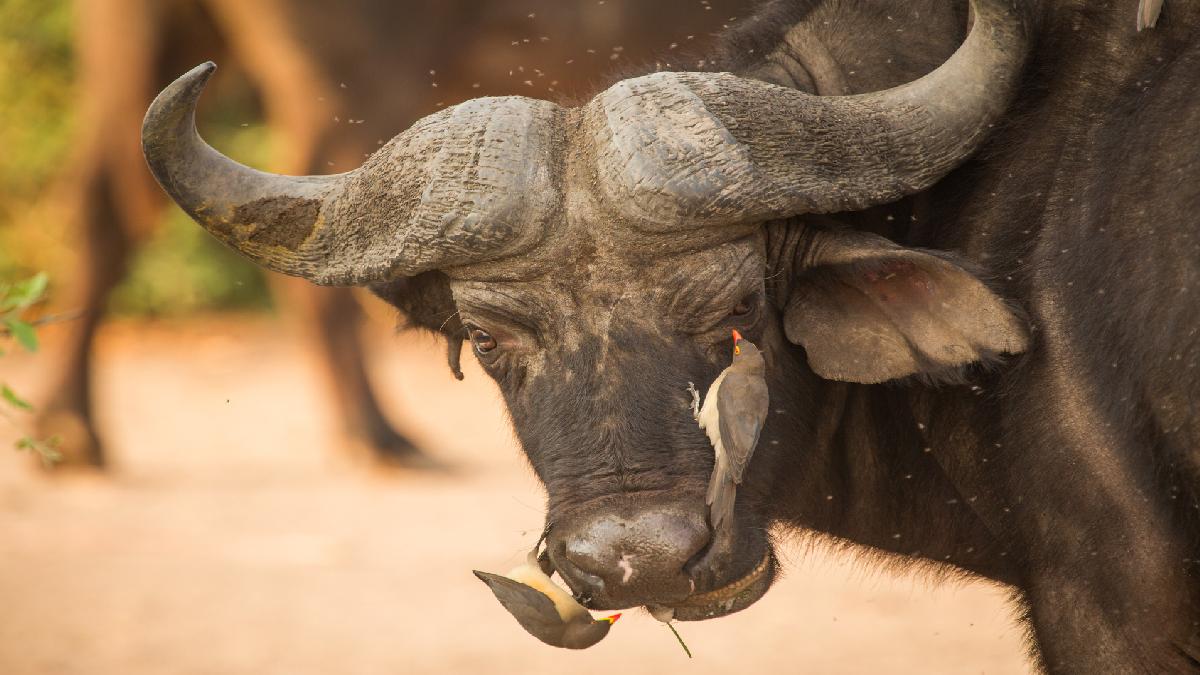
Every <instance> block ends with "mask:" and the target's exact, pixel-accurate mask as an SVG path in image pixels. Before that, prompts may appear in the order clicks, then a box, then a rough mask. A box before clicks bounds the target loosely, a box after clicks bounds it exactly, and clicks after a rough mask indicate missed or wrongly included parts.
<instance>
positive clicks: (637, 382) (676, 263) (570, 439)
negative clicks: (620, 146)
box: [451, 235, 788, 618]
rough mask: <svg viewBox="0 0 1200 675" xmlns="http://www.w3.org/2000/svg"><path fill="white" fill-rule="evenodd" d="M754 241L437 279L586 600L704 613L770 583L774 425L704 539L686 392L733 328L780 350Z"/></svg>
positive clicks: (705, 456) (727, 347)
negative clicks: (729, 517) (725, 520)
mask: <svg viewBox="0 0 1200 675" xmlns="http://www.w3.org/2000/svg"><path fill="white" fill-rule="evenodd" d="M763 244H764V238H763V237H762V236H761V235H750V236H747V237H745V238H743V239H740V240H738V241H735V242H730V243H726V244H722V245H719V246H716V247H713V248H706V249H703V250H700V251H696V252H690V253H680V254H676V255H672V256H669V257H667V258H665V259H659V260H657V261H654V262H652V263H650V264H648V265H647V264H646V263H645V262H644V261H638V260H628V261H625V262H624V263H623V264H613V262H614V260H613V259H612V258H611V257H607V256H606V257H605V258H607V259H605V258H597V257H596V256H597V255H599V251H595V250H594V249H589V250H591V251H593V253H592V254H591V255H586V256H582V257H580V258H579V259H577V260H574V261H572V262H571V263H570V264H566V265H563V266H561V267H560V268H558V269H557V270H556V271H555V273H554V274H552V275H547V276H543V277H541V278H538V279H533V280H528V281H519V282H515V281H510V282H477V281H454V282H452V283H451V288H452V290H453V294H454V298H455V302H456V306H457V308H458V312H459V315H458V316H459V318H460V319H461V321H462V322H463V323H464V326H465V329H466V330H467V332H468V334H469V335H470V337H471V347H472V349H473V350H474V352H475V354H476V356H477V357H478V359H479V361H480V363H481V364H482V365H483V366H484V368H485V369H486V370H487V372H488V373H489V374H490V375H491V376H492V377H493V378H494V379H495V380H496V382H497V383H498V384H499V386H500V388H501V390H502V391H503V393H504V396H505V399H506V401H507V403H508V408H509V411H510V413H511V416H512V421H513V425H514V427H515V428H516V430H517V433H518V435H519V437H520V440H521V444H522V446H523V448H524V450H525V452H526V454H527V456H528V458H529V461H530V463H531V465H532V466H533V468H534V470H535V471H536V472H537V475H538V477H539V478H540V479H541V480H542V482H543V483H544V484H545V486H546V489H547V492H548V496H549V507H548V514H547V518H548V524H549V531H548V538H547V542H548V552H549V558H550V561H551V562H552V564H553V566H554V568H555V569H556V570H558V572H559V573H560V575H561V576H562V577H563V579H564V580H565V581H566V582H567V583H568V585H569V586H570V587H571V588H572V590H573V591H575V593H576V594H577V595H578V596H580V597H581V598H583V599H585V600H587V601H588V602H589V603H590V606H592V607H594V608H597V609H617V608H623V607H629V606H633V605H661V606H666V607H672V608H676V616H678V617H679V618H704V617H709V616H716V615H719V614H722V613H726V612H728V611H732V610H736V609H740V608H742V607H744V606H745V605H747V604H749V603H750V602H752V601H753V600H755V599H757V597H758V596H759V595H761V594H762V593H763V592H765V590H766V588H767V586H768V585H769V584H770V580H771V576H772V571H773V563H772V562H771V555H770V544H769V542H768V540H767V537H766V535H765V532H766V527H767V524H768V523H769V521H770V519H771V513H770V511H769V509H768V505H769V504H770V501H769V500H768V499H766V496H767V495H766V488H767V487H768V486H767V484H766V481H765V480H764V479H765V477H767V476H770V475H772V468H773V467H774V466H775V465H776V464H777V463H778V462H777V460H776V458H774V457H773V456H772V455H773V454H774V451H775V450H776V449H777V447H778V446H776V445H772V444H771V442H770V440H768V439H769V438H770V436H771V435H772V434H773V433H777V432H778V431H780V429H776V428H775V426H776V425H775V424H773V423H772V424H768V427H767V428H766V430H765V431H764V437H763V440H762V442H761V443H760V447H759V451H758V453H757V455H756V456H755V459H754V462H753V463H752V465H751V467H752V468H751V470H750V472H749V475H748V476H747V481H746V483H745V485H744V486H743V488H742V489H741V490H739V492H738V501H737V510H736V525H735V527H733V528H723V529H722V530H721V531H722V534H723V536H722V537H720V538H718V539H714V538H713V533H712V532H711V531H710V528H709V524H708V514H707V507H706V506H705V502H704V493H705V488H706V487H707V483H708V479H709V475H710V473H711V471H712V467H713V457H714V455H713V448H712V446H711V445H710V444H709V440H708V438H707V437H706V436H705V435H704V433H703V432H702V431H701V430H700V428H699V427H698V426H697V423H696V422H695V420H693V419H692V413H691V395H690V394H689V393H688V383H689V382H694V383H695V384H696V386H697V387H698V388H699V389H700V390H701V391H702V392H703V391H704V390H705V389H706V388H707V386H708V385H709V384H710V383H711V382H712V381H713V380H714V379H715V378H716V376H717V375H718V374H719V373H720V372H721V370H722V369H723V368H725V367H726V366H728V365H729V361H730V358H731V347H732V343H731V340H730V330H731V329H733V328H736V329H738V330H739V331H741V332H742V333H743V334H745V335H746V336H747V337H748V338H749V339H751V340H752V341H754V342H755V343H757V344H759V345H761V346H762V348H763V350H764V352H765V354H766V358H767V359H768V361H769V362H770V363H772V364H773V365H774V364H775V363H776V362H777V361H778V360H779V359H780V358H784V359H786V358H788V356H787V353H786V351H787V347H786V341H785V340H784V339H783V336H782V333H781V330H780V327H779V323H778V319H777V317H776V312H774V310H773V308H772V307H771V306H770V305H769V303H768V302H767V297H766V291H765V287H764V278H765V276H766V272H765V258H764V254H763V251H764V245H763ZM597 262H604V263H605V264H603V265H597V264H596V263H597ZM580 289H586V290H585V291H584V292H580ZM783 405H785V404H784V403H783V402H777V406H783Z"/></svg>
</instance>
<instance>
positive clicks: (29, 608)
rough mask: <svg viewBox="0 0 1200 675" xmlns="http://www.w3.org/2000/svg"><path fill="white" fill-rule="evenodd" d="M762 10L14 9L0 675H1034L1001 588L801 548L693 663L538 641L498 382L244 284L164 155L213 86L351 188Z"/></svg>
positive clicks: (243, 3) (350, 308) (311, 169)
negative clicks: (506, 108)
mask: <svg viewBox="0 0 1200 675" xmlns="http://www.w3.org/2000/svg"><path fill="white" fill-rule="evenodd" d="M753 4H754V3H753V2H752V1H751V0H655V1H654V2H648V1H646V0H342V1H340V2H336V3H332V2H326V1H322V0H76V1H73V2H72V1H70V0H0V350H2V351H3V354H0V385H2V386H3V389H2V390H0V393H3V394H4V396H3V398H4V400H2V401H0V673H5V674H8V673H39V674H40V673H123V674H124V673H155V674H157V673H256V674H257V673H331V672H335V673H409V672H421V673H440V672H446V673H457V672H527V673H541V672H546V673H551V672H561V671H564V670H567V669H569V670H571V671H572V672H578V673H601V672H603V673H611V672H614V671H615V672H622V673H644V672H645V673H649V672H662V670H663V669H664V668H670V669H679V670H684V669H686V670H689V671H695V672H702V673H708V672H730V671H731V670H732V669H745V668H752V669H771V670H779V671H784V672H797V671H801V672H816V673H859V672H876V671H887V672H920V673H964V672H972V673H973V672H987V673H1017V672H1028V671H1029V665H1028V663H1027V660H1026V658H1025V655H1024V644H1023V637H1022V634H1021V632H1020V630H1019V628H1018V627H1017V626H1016V624H1015V623H1014V620H1013V616H1014V614H1013V612H1012V610H1011V609H1010V608H1009V606H1008V604H1007V602H1006V600H1007V596H1006V592H1005V590H1004V589H1002V588H999V587H996V586H992V585H987V584H983V583H980V582H968V581H962V580H954V581H949V582H944V583H936V584H935V583H934V582H935V581H937V580H935V579H932V578H930V575H929V574H928V573H927V571H924V570H919V569H918V570H890V571H889V570H885V569H881V568H880V567H879V566H878V564H877V563H874V562H868V561H865V560H863V561H860V559H859V558H858V557H857V556H856V554H855V553H854V552H853V551H852V550H850V551H848V550H844V549H834V548H831V547H829V546H827V545H826V544H824V543H821V542H813V541H809V540H806V539H802V538H794V537H793V539H791V540H786V541H785V543H784V545H783V546H782V556H781V557H782V558H783V559H784V560H785V561H787V562H788V565H787V572H786V577H785V578H784V579H783V580H782V581H781V582H780V583H779V584H778V585H777V587H776V588H775V589H774V590H773V591H772V592H771V593H769V594H768V595H767V597H766V598H765V599H764V600H763V601H761V602H759V603H758V604H756V605H754V606H753V607H751V608H750V609H748V610H746V611H744V612H741V613H739V614H736V615H733V616H731V617H728V618H725V619H721V620H717V621H712V622H706V623H703V624H681V625H680V626H679V629H680V631H681V633H682V634H683V635H684V637H685V638H686V639H687V640H688V642H689V644H690V646H691V648H692V650H693V652H694V653H695V654H696V659H695V660H693V661H688V660H687V659H686V657H685V656H684V654H683V653H682V651H681V650H680V649H679V647H678V645H677V644H676V643H675V641H674V638H673V637H672V636H671V635H670V633H669V631H667V629H666V628H665V627H663V626H661V625H660V624H658V623H657V622H655V621H653V620H652V619H651V618H649V617H648V616H646V615H644V614H642V613H637V612H635V613H631V614H630V615H628V616H627V618H626V619H625V620H623V621H622V622H621V623H620V624H618V626H617V628H616V629H615V630H614V631H613V633H612V634H611V635H610V637H609V638H607V639H606V640H605V641H604V642H602V643H600V644H599V645H598V646H597V647H595V648H593V649H591V650H588V651H585V652H581V653H567V652H563V651H558V650H554V649H552V648H549V647H545V646H543V645H541V644H540V643H538V642H536V641H535V640H534V639H533V638H531V637H529V636H528V635H526V634H525V633H524V632H523V631H522V630H521V629H520V628H519V627H518V626H517V624H516V623H515V622H514V621H513V620H512V619H511V618H510V617H509V616H508V614H507V613H506V612H504V611H503V610H502V609H501V608H500V606H499V604H498V603H496V602H495V601H494V599H493V598H492V596H491V594H490V592H488V590H487V589H486V588H485V587H484V586H483V585H482V584H480V583H479V582H478V581H477V580H475V579H474V577H473V576H472V575H471V574H470V570H471V569H473V568H479V569H485V570H491V571H497V572H503V571H506V570H507V569H508V568H510V567H512V566H513V565H515V564H516V563H517V562H519V560H520V559H521V557H522V555H523V552H524V551H525V550H527V549H528V548H529V546H530V545H531V543H532V542H533V540H534V539H536V537H537V535H538V533H539V531H540V527H541V523H542V513H543V510H542V506H543V495H542V493H541V491H540V488H539V487H538V486H537V484H536V481H535V480H534V479H533V476H532V473H531V472H530V471H529V470H528V468H527V467H526V465H525V463H524V459H523V458H522V456H521V454H520V451H519V449H518V448H517V446H516V444H515V442H514V441H513V438H512V433H511V431H510V430H509V427H508V422H507V419H506V416H505V414H504V411H503V407H502V403H501V401H500V398H499V396H498V394H497V392H496V391H495V389H494V387H493V386H492V384H491V382H490V380H488V379H487V378H486V376H485V375H484V374H483V373H482V372H480V371H479V370H478V369H477V368H476V367H475V366H474V362H473V361H471V362H470V363H468V364H466V368H465V370H466V379H465V381H463V382H457V381H455V379H454V378H453V377H452V375H451V374H450V371H449V369H448V368H447V367H446V365H445V348H444V345H442V344H439V343H437V342H435V341H434V340H433V338H432V337H429V336H425V335H420V334H417V333H414V332H404V331H400V332H397V330H396V326H397V324H398V322H399V323H401V324H402V323H403V321H402V317H397V316H396V315H395V312H394V311H392V310H391V309H389V308H387V307H385V306H384V305H383V304H382V303H380V302H378V301H376V300H373V299H372V298H370V297H368V296H367V295H365V294H362V295H359V294H356V293H352V292H350V291H347V290H332V289H316V288H313V287H309V286H306V285H303V284H301V283H298V282H295V281H294V280H288V279H284V278H282V277H278V276H275V275H271V274H269V273H263V272H260V271H258V270H257V269H255V268H253V267H252V266H250V265H249V264H248V263H245V262H244V261H242V260H241V259H240V258H238V257H237V256H236V255H234V254H232V253H230V252H229V251H227V250H225V249H224V248H222V247H221V246H220V245H219V244H218V243H216V242H215V240H213V239H211V238H210V237H209V236H208V235H207V234H205V233H204V232H203V231H202V230H201V229H200V228H199V227H197V226H195V225H193V224H191V222H190V221H189V220H188V219H187V218H186V217H185V216H184V215H183V214H182V213H180V212H179V211H178V210H177V209H176V208H174V207H168V204H167V203H166V201H165V199H164V198H163V195H162V194H161V192H160V191H159V189H158V187H157V186H156V185H155V184H154V182H153V180H152V179H151V178H150V176H149V174H148V172H147V170H146V168H145V165H144V162H143V161H142V158H141V153H140V147H139V138H138V132H139V128H140V124H141V118H142V115H143V114H144V112H145V109H146V106H147V105H148V104H149V101H150V99H151V98H152V97H153V96H154V94H155V93H157V91H158V90H159V89H161V87H162V86H164V85H166V84H167V83H168V82H170V81H171V80H172V79H174V77H176V76H178V75H179V74H181V73H182V72H184V71H186V70H187V69H189V68H191V67H192V66H194V65H196V64H198V63H200V62H202V61H205V60H209V59H211V60H213V61H216V62H217V64H218V65H219V66H220V69H219V70H218V72H217V74H216V76H215V78H214V80H213V82H212V83H211V84H210V86H209V87H208V90H207V91H206V93H205V96H204V98H203V99H202V101H201V108H200V120H199V124H200V127H201V132H202V134H203V135H204V136H205V137H206V139H208V140H209V142H210V143H212V144H213V145H215V146H216V147H217V148H219V149H221V150H222V151H223V152H225V153H226V154H228V155H230V156H232V157H234V158H237V159H239V160H240V161H242V162H245V163H247V164H251V165H253V166H256V167H260V168H263V169H268V170H273V171H279V172H284V173H333V172H340V171H347V170H350V169H352V168H354V167H355V166H357V164H358V163H359V162H361V161H362V159H363V157H364V156H365V155H366V154H368V153H370V152H372V151H373V150H374V149H375V148H376V147H377V146H378V145H379V144H381V143H382V142H384V141H386V140H387V139H389V138H391V137H392V136H393V135H395V134H396V133H398V132H400V131H402V130H403V129H404V128H406V127H407V126H409V125H410V124H411V123H412V122H413V121H415V120H416V119H419V118H420V117H422V116H424V115H427V114H429V113H432V112H435V111H437V110H439V109H441V108H443V107H446V106H450V105H454V104H455V103H457V102H459V101H462V100H464V99H466V98H470V97H474V96H485V95H509V94H520V95H525V96H534V97H540V98H549V99H553V100H557V101H560V102H568V103H569V102H576V101H581V100H586V99H587V98H588V97H589V96H590V94H591V93H593V92H595V91H597V90H598V89H599V88H602V87H603V86H604V85H605V84H606V83H608V82H611V81H612V80H613V79H614V78H615V77H618V76H619V75H620V74H621V73H635V72H637V71H638V70H639V68H642V69H653V68H654V67H655V64H661V65H662V66H663V67H665V68H669V67H671V65H672V64H683V63H690V62H692V61H696V60H699V59H702V58H704V56H703V55H704V50H705V46H706V45H707V44H711V41H712V39H713V35H714V34H715V33H717V32H719V31H720V30H721V29H722V27H723V26H728V25H730V24H732V23H733V22H735V21H737V20H739V19H740V18H742V17H745V16H746V15H747V13H748V12H749V11H750V7H751V6H752V5H753ZM43 272H44V273H46V277H45V278H46V279H48V283H46V284H45V288H44V289H43V288H42V287H41V284H40V283H39V282H37V281H34V282H30V281H29V280H30V279H31V278H35V276H34V275H36V274H38V273H43ZM465 360H469V359H465ZM47 465H52V466H53V468H52V469H47V468H46V467H47Z"/></svg>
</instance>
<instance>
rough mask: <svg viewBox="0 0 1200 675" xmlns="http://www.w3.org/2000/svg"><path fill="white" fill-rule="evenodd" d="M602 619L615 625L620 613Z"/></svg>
mask: <svg viewBox="0 0 1200 675" xmlns="http://www.w3.org/2000/svg"><path fill="white" fill-rule="evenodd" d="M604 618H605V619H607V620H608V622H609V623H616V622H617V619H619V618H621V613H620V612H617V613H616V614H613V615H612V616H606V617H604Z"/></svg>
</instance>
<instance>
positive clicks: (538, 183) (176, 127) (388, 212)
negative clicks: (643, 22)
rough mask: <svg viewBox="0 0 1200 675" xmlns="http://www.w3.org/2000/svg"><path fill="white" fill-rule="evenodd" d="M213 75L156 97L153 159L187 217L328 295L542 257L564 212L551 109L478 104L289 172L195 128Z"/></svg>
mask: <svg viewBox="0 0 1200 675" xmlns="http://www.w3.org/2000/svg"><path fill="white" fill-rule="evenodd" d="M215 69H216V66H215V65H214V64H213V63H211V62H209V63H205V64H202V65H200V66H197V67H196V68H193V69H192V70H190V71H188V72H187V73H186V74H184V75H183V76H181V77H180V78H179V79H178V80H176V81H175V82H173V83H172V84H171V85H169V86H168V87H167V88H166V89H164V90H163V91H162V93H160V94H159V95H158V97H157V98H155V99H154V102H153V103H152V104H151V105H150V109H149V111H148V112H147V113H146V119H145V121H144V122H143V124H142V149H143V151H144V153H145V155H146V161H147V163H148V164H149V165H150V170H151V172H152V173H153V174H154V177H155V178H156V179H157V180H158V182H159V184H160V185H162V187H163V189H164V190H166V191H167V193H168V194H169V195H170V196H171V198H172V199H174V200H175V201H176V202H177V203H178V204H179V205H180V206H181V207H183V209H184V211H186V212H187V213H188V215H190V216H191V217H192V218H193V219H195V220H196V222H198V223H200V225H202V226H203V227H204V228H205V229H207V230H208V231H209V232H211V233H212V234H213V235H215V236H216V237H217V238H218V239H220V240H221V241H223V242H224V243H226V244H228V245H229V246H231V247H233V248H235V249H236V250H238V251H239V252H241V253H242V254H244V255H246V256H247V257H249V258H250V259H251V260H253V261H254V262H256V263H258V264H260V265H263V266H264V267H267V268H268V269H272V270H275V271H277V272H282V273H284V274H290V275H293V276H299V277H304V278H306V279H308V280H310V281H313V282H315V283H319V284H327V285H361V284H366V283H370V282H374V281H382V280H387V279H390V278H394V277H397V276H411V275H415V274H418V273H420V272H423V271H426V270H430V269H444V268H447V267H453V266H456V265H463V264H467V263H473V262H481V261H486V260H491V259H495V258H499V257H503V256H506V255H511V254H514V253H519V252H521V251H524V250H527V249H529V248H532V247H533V246H534V245H536V244H537V242H538V241H540V240H541V238H542V237H543V236H545V232H546V228H547V224H548V222H549V220H550V219H551V218H552V217H553V216H554V214H555V213H556V212H557V209H558V204H559V199H558V195H559V192H560V191H559V188H558V183H557V182H556V179H554V178H553V177H552V176H550V175H549V174H548V172H546V171H545V170H544V168H545V167H546V166H548V165H550V164H551V161H550V159H551V157H550V156H551V155H552V154H553V153H555V152H556V143H555V141H554V138H555V136H556V133H557V131H556V130H557V128H558V126H559V125H560V124H561V117H562V115H561V113H562V109H561V108H559V107H558V106H556V105H554V104H552V103H547V102H544V101H534V100H531V99H525V98H519V97H504V98H490V99H474V100H472V101H468V102H466V103H464V104H461V105H458V106H455V107H454V108H451V109H449V110H445V111H442V112H440V113H437V114H435V115H431V116H429V117H426V118H425V119H423V120H421V121H419V122H417V123H416V124H415V125H414V126H413V127H412V128H410V129H409V130H408V131H405V132H404V133H402V134H400V135H398V136H396V137H395V138H393V139H392V140H391V141H390V142H388V143H387V144H386V145H384V146H383V147H382V148H380V149H379V150H378V151H376V152H375V154H373V155H372V156H371V157H370V159H368V160H367V161H366V163H365V164H364V165H363V166H362V167H360V168H358V169H356V170H354V171H351V172H349V173H344V174H337V175H332V176H280V175H276V174H270V173H264V172H262V171H256V170H254V169H251V168H249V167H246V166H243V165H241V164H239V163H237V162H235V161H233V160H231V159H229V158H228V157H225V156H224V155H222V154H221V153H219V152H217V151H216V150H214V149H213V148H212V147H210V146H209V145H208V144H207V143H205V142H204V140H203V139H201V138H200V136H199V134H198V133H197V132H196V123H195V110H196V101H197V99H199V97H200V92H201V91H202V90H203V89H204V85H205V83H206V82H207V81H208V79H209V77H210V76H211V75H212V73H213V71H214V70H215Z"/></svg>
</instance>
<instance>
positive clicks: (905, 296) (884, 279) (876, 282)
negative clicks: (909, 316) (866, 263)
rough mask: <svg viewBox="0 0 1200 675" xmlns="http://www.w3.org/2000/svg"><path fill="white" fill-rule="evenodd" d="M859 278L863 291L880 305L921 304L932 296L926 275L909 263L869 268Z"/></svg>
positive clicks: (932, 285) (930, 285) (887, 263)
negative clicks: (888, 303) (885, 303)
mask: <svg viewBox="0 0 1200 675" xmlns="http://www.w3.org/2000/svg"><path fill="white" fill-rule="evenodd" d="M860 278H861V279H862V281H863V283H862V284H861V287H862V290H863V291H864V292H865V293H867V294H868V295H870V296H871V297H872V298H873V299H875V300H878V301H880V302H924V301H926V300H928V299H929V298H930V297H932V296H933V293H934V283H933V279H932V278H931V277H930V275H929V273H928V272H927V271H925V270H923V269H921V268H920V267H918V266H917V265H915V264H913V263H912V262H910V261H908V260H899V259H892V260H886V261H884V262H882V263H880V264H877V265H872V266H871V269H869V270H864V271H863V272H861V274H860Z"/></svg>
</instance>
